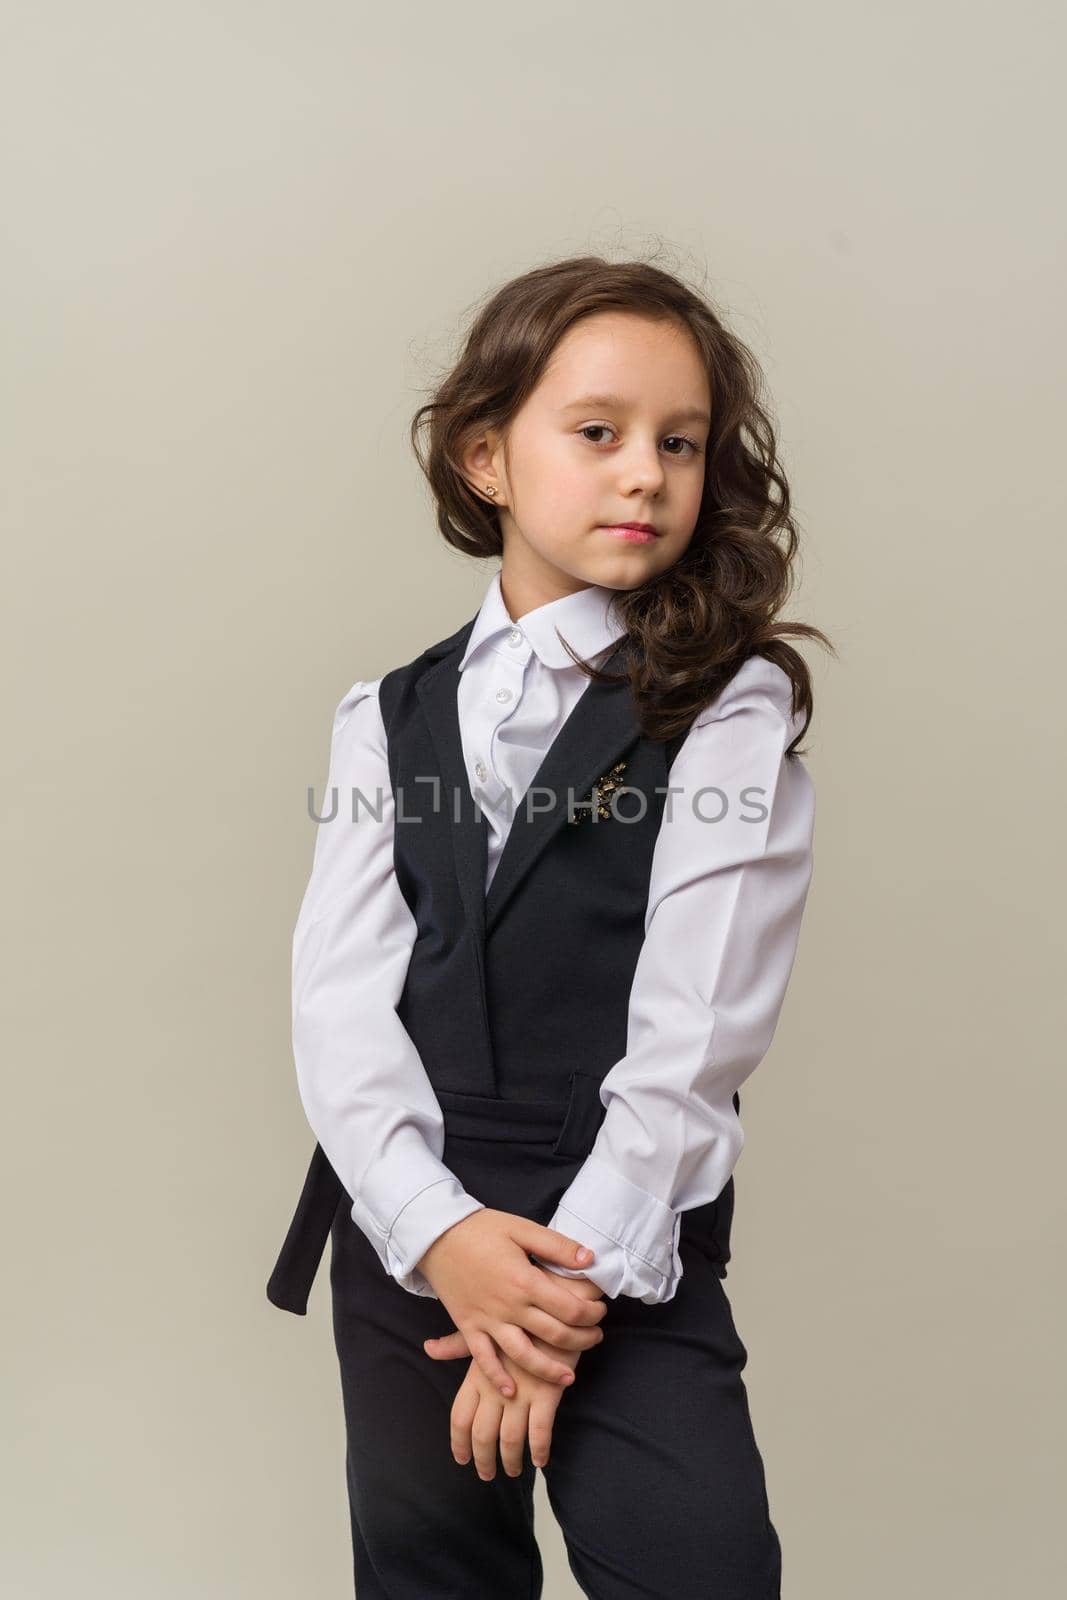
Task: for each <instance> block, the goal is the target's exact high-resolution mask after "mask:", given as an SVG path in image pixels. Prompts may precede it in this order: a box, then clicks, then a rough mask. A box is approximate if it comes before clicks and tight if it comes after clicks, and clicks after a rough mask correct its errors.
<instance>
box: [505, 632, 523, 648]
mask: <svg viewBox="0 0 1067 1600" xmlns="http://www.w3.org/2000/svg"><path fill="white" fill-rule="evenodd" d="M521 643H522V629H521V628H512V630H511V632H510V633H509V634H508V644H511V645H516V644H521Z"/></svg>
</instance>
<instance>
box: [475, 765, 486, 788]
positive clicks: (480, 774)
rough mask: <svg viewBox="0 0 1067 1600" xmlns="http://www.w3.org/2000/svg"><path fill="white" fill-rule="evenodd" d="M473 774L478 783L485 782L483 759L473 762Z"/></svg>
mask: <svg viewBox="0 0 1067 1600" xmlns="http://www.w3.org/2000/svg"><path fill="white" fill-rule="evenodd" d="M474 776H475V777H476V778H477V779H478V782H479V783H484V782H485V776H486V773H485V762H484V761H476V762H475V763H474Z"/></svg>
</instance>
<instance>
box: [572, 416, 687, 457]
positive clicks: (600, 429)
mask: <svg viewBox="0 0 1067 1600" xmlns="http://www.w3.org/2000/svg"><path fill="white" fill-rule="evenodd" d="M578 431H579V433H581V434H590V433H613V432H614V431H615V430H614V429H613V428H612V427H610V425H609V424H608V423H606V422H590V423H587V424H586V426H585V427H584V428H579V430H578ZM667 438H668V439H680V440H681V442H682V443H683V444H687V445H688V446H689V449H690V451H691V453H692V454H693V455H699V454H700V446H699V444H697V442H696V440H695V439H690V437H689V435H688V434H687V433H669V434H668V435H667ZM589 442H590V444H598V443H599V442H600V441H599V440H597V439H590V441H589ZM668 454H669V455H672V456H674V455H681V454H682V452H681V451H680V450H671V451H669V452H668Z"/></svg>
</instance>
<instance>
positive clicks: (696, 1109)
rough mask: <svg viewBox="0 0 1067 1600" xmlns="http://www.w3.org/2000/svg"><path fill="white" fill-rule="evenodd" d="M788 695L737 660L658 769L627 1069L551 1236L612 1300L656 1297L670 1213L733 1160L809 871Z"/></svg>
mask: <svg viewBox="0 0 1067 1600" xmlns="http://www.w3.org/2000/svg"><path fill="white" fill-rule="evenodd" d="M789 694H790V685H789V680H788V678H787V677H786V674H785V673H784V672H783V671H782V670H781V668H779V667H777V666H776V665H774V664H773V663H771V662H768V661H767V660H766V659H764V658H762V657H751V658H750V659H749V660H748V661H746V662H745V664H744V665H743V667H742V668H741V669H740V671H739V672H738V673H737V674H736V675H735V677H734V678H733V680H732V681H731V682H730V683H729V684H728V685H727V687H726V689H725V690H724V691H723V693H722V694H721V695H720V696H719V698H718V700H717V701H715V703H714V704H713V705H712V706H710V707H709V708H707V709H706V710H705V711H704V712H702V713H701V715H700V716H699V717H698V718H697V720H696V721H695V723H694V724H693V727H692V728H691V729H690V732H689V736H688V738H687V739H686V741H685V743H684V744H683V745H682V748H681V750H680V751H679V752H678V756H677V758H676V760H675V762H674V765H673V767H672V769H671V773H670V778H669V783H670V786H671V788H672V789H678V788H680V789H681V790H682V792H681V793H674V794H669V795H668V797H667V804H666V806H665V809H664V817H663V822H662V824H661V827H660V833H659V836H658V838H657V841H656V849H655V852H654V855H653V863H652V873H651V878H650V884H649V901H648V909H647V912H646V918H645V939H644V943H643V945H642V947H641V954H640V957H639V959H638V963H637V968H636V971H635V974H634V981H633V985H632V988H631V992H630V1008H629V1013H628V1029H627V1049H626V1054H625V1055H624V1056H623V1057H622V1059H621V1060H620V1061H618V1062H616V1063H615V1065H614V1066H613V1067H612V1068H611V1070H610V1071H609V1072H608V1073H607V1075H606V1077H605V1079H604V1082H603V1083H602V1085H601V1089H600V1097H601V1100H602V1102H603V1103H604V1106H605V1108H606V1109H605V1115H604V1120H603V1122H602V1124H601V1127H600V1130H599V1132H598V1134H597V1138H596V1142H595V1144H594V1145H593V1148H592V1150H591V1151H590V1153H589V1155H588V1157H587V1158H586V1160H585V1162H584V1163H583V1164H582V1166H581V1167H580V1168H579V1170H578V1172H577V1173H576V1174H575V1177H574V1179H573V1181H572V1182H571V1184H570V1185H569V1187H568V1188H567V1190H566V1191H565V1192H564V1194H563V1195H562V1197H561V1199H560V1202H559V1206H558V1207H557V1210H556V1213H555V1215H554V1216H553V1218H552V1221H551V1223H550V1226H551V1227H553V1228H557V1229H559V1230H561V1231H563V1232H565V1233H567V1234H569V1235H570V1236H571V1237H572V1238H575V1239H579V1240H581V1242H582V1243H583V1244H586V1245H588V1246H589V1247H590V1248H591V1249H593V1250H595V1251H596V1260H595V1264H594V1265H593V1266H592V1267H590V1268H588V1269H586V1271H585V1272H584V1273H583V1274H582V1276H584V1277H586V1278H588V1279H591V1280H592V1281H593V1282H594V1283H596V1284H597V1285H598V1286H599V1287H600V1288H602V1289H603V1290H604V1292H605V1294H607V1295H608V1296H609V1297H612V1298H614V1297H615V1296H616V1295H619V1294H626V1295H633V1296H636V1297H637V1298H638V1299H640V1300H642V1301H645V1302H646V1303H647V1304H650V1305H654V1304H658V1303H659V1302H660V1301H663V1300H669V1299H671V1298H672V1296H673V1295H674V1293H675V1291H676V1289H677V1286H678V1281H679V1279H680V1277H681V1271H682V1268H681V1262H680V1260H679V1255H678V1232H679V1227H680V1222H681V1216H680V1213H681V1212H683V1211H686V1210H688V1209H690V1208H691V1207H694V1206H699V1205H703V1204H705V1203H707V1202H709V1201H712V1200H715V1199H716V1198H717V1197H718V1196H719V1194H720V1193H721V1192H722V1190H723V1189H724V1187H725V1186H726V1183H727V1181H728V1179H729V1177H730V1174H731V1172H732V1171H733V1168H734V1165H735V1164H736V1162H737V1159H738V1157H739V1155H740V1154H741V1148H742V1145H743V1144H744V1134H743V1132H742V1129H741V1124H740V1122H739V1120H738V1117H737V1114H736V1112H735V1111H734V1107H733V1104H732V1099H733V1095H734V1093H735V1091H736V1090H738V1089H739V1088H740V1086H741V1084H742V1083H744V1081H745V1079H746V1078H747V1077H749V1075H750V1074H751V1073H752V1072H753V1071H754V1070H755V1068H756V1067H757V1066H758V1065H759V1063H760V1061H761V1060H762V1058H763V1056H764V1055H765V1053H766V1051H767V1049H768V1047H769V1045H770V1043H771V1039H772V1038H773V1035H774V1031H775V1028H776V1026H777V1022H778V1016H779V1012H780V1010H781V1007H782V1002H783V1000H784V998H785V992H786V986H787V984H788V982H789V976H790V973H791V971H792V967H793V961H794V957H795V955H796V949H797V943H798V939H799V934H800V922H801V916H802V913H803V909H804V903H805V899H806V897H807V891H808V885H809V882H810V878H811V872H812V863H813V857H812V836H813V831H814V815H815V798H814V788H813V785H812V782H811V779H810V777H809V775H808V773H807V770H806V769H805V768H804V767H803V765H802V764H801V761H800V760H799V759H798V758H796V757H789V758H788V759H787V758H786V757H785V754H784V752H785V749H786V746H787V745H788V744H789V742H790V741H791V740H792V739H793V738H794V737H795V736H796V734H797V733H798V732H799V729H800V724H799V722H797V721H796V720H795V719H793V717H792V715H791V708H790V699H789ZM701 790H704V791H705V792H704V793H702V794H701V793H699V791H701ZM723 797H725V800H724V798H723ZM726 802H728V810H727V812H726V815H725V816H724V817H723V818H722V820H721V821H715V822H713V821H711V820H702V819H704V818H707V819H711V818H714V817H718V816H719V814H720V812H721V811H722V810H723V808H724V805H725V803H726ZM754 818H755V819H756V820H752V819H754ZM554 1270H555V1271H556V1272H561V1273H564V1274H565V1275H567V1276H575V1275H576V1274H575V1273H574V1271H573V1269H567V1268H561V1267H556V1268H554Z"/></svg>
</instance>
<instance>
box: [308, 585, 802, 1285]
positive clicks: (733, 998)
mask: <svg viewBox="0 0 1067 1600" xmlns="http://www.w3.org/2000/svg"><path fill="white" fill-rule="evenodd" d="M614 593H615V591H614V590H611V589H606V588H602V587H600V586H598V585H593V586H591V587H589V588H586V589H582V590H579V591H578V592H577V593H575V594H571V595H566V596H564V597H563V598H562V599H559V600H553V601H551V602H549V603H548V604H546V605H542V606H538V607H537V608H536V609H535V610H533V611H529V612H527V613H526V614H525V615H524V616H523V617H520V618H519V620H518V622H513V621H512V619H511V618H510V617H509V615H508V613H507V610H506V608H505V606H504V602H503V597H502V595H501V590H500V575H499V572H497V573H496V574H495V575H494V577H493V579H492V581H491V582H490V584H489V587H488V589H487V592H486V595H485V598H484V600H483V602H482V605H481V608H480V610H479V613H478V617H477V619H476V621H475V623H474V626H473V628H472V630H471V634H470V637H469V639H468V642H467V646H466V649H465V651H464V654H463V657H462V659H461V662H460V668H461V671H460V680H459V689H458V707H457V709H458V713H459V719H460V729H461V737H462V744H463V754H464V758H465V762H466V768H467V776H468V780H469V782H470V786H471V793H472V795H473V797H474V798H475V800H476V801H477V803H478V804H479V806H480V807H481V809H482V811H483V813H484V815H485V817H486V820H487V823H488V836H489V837H488V847H489V864H488V871H487V877H486V889H487V890H488V888H489V884H490V883H491V881H492V877H493V873H494V872H495V869H496V864H497V861H498V860H499V856H500V851H501V849H502V847H503V844H504V841H505V839H506V837H507V833H508V829H509V826H510V822H511V819H512V817H513V816H514V815H515V813H516V811H517V810H518V806H519V803H520V801H521V799H522V796H523V795H524V794H525V791H526V789H527V788H528V787H529V784H530V781H531V779H532V777H533V776H534V774H535V773H536V771H537V768H538V767H539V765H540V763H541V760H542V758H543V756H544V754H545V752H546V751H547V749H548V747H549V746H550V744H551V743H552V742H553V740H554V739H555V737H556V735H557V734H558V732H559V730H560V728H561V727H562V726H563V723H564V721H565V720H566V718H567V717H568V715H569V714H570V711H571V710H572V709H573V707H574V705H575V703H576V701H577V699H578V697H579V696H580V695H581V694H582V693H583V691H584V690H585V689H586V688H587V687H588V685H589V679H587V678H586V677H585V676H584V675H583V674H582V673H581V672H580V671H579V670H578V668H577V667H575V666H574V665H573V663H572V662H571V660H570V658H569V656H568V655H567V653H566V652H565V650H564V649H563V647H562V645H561V644H560V642H559V640H558V639H557V637H556V628H557V627H558V628H559V630H560V632H561V633H562V634H563V635H564V637H566V638H567V639H568V641H569V642H570V643H571V645H572V646H573V647H574V649H575V650H576V651H577V652H578V653H579V654H580V655H583V656H584V657H586V658H587V659H591V660H592V661H593V662H594V664H595V665H600V664H601V655H602V653H604V654H606V653H607V651H608V650H609V649H610V648H611V646H612V645H613V644H614V643H615V642H616V641H617V640H618V639H619V637H620V636H621V634H622V632H623V631H624V630H623V629H622V628H621V626H620V624H619V622H618V620H617V618H616V617H615V615H614V612H613V608H612V605H611V601H612V599H613V596H614ZM380 683H381V679H375V680H373V681H362V680H361V681H359V682H356V683H355V684H353V685H352V687H351V689H349V691H348V693H347V694H346V695H345V697H344V699H343V700H342V701H341V703H340V705H339V706H338V707H337V710H336V712H335V714H334V721H333V733H332V739H331V748H330V766H329V775H328V778H327V791H328V792H327V798H326V802H325V804H324V806H323V808H322V812H323V816H324V818H331V817H333V820H332V821H327V820H323V821H322V822H320V823H319V825H318V827H317V831H316V839H315V849H314V858H313V863H312V869H311V876H310V880H309V882H308V885H307V890H306V892H305V895H304V898H303V901H302V903H301V906H300V911H299V915H298V918H297V923H296V929H295V933H294V937H293V1051H294V1057H295V1062H296V1071H297V1082H298V1086H299V1090H300V1096H301V1101H302V1103H303V1106H304V1111H305V1114H306V1116H307V1118H308V1121H309V1123H310V1125H311V1128H312V1130H313V1132H314V1133H315V1135H316V1137H317V1139H318V1141H319V1143H320V1144H321V1146H322V1148H323V1150H324V1152H325V1154H326V1156H327V1158H328V1160H329V1161H330V1164H331V1166H332V1167H333V1168H334V1170H335V1171H336V1173H337V1175H338V1177H339V1178H340V1180H341V1182H342V1184H343V1185H344V1187H345V1189H346V1190H347V1192H348V1194H349V1196H350V1197H351V1199H352V1216H353V1219H354V1220H355V1222H356V1223H357V1224H358V1226H359V1227H360V1228H361V1229H362V1230H363V1231H364V1233H365V1234H366V1235H367V1237H368V1239H369V1240H370V1242H371V1243H372V1244H373V1246H374V1248H375V1250H376V1251H377V1253H378V1255H379V1257H380V1259H381V1261H382V1265H383V1267H384V1268H385V1270H386V1271H387V1272H388V1273H389V1274H390V1275H391V1276H392V1277H393V1278H395V1280H396V1281H397V1283H399V1284H400V1285H401V1286H402V1287H403V1288H405V1289H407V1290H409V1291H410V1292H411V1293H413V1294H419V1295H427V1296H433V1290H432V1288H431V1287H430V1285H429V1283H428V1281H427V1280H426V1278H425V1277H424V1276H423V1274H422V1273H421V1272H419V1271H418V1268H417V1266H416V1263H417V1262H418V1261H420V1260H421V1258H422V1256H423V1255H424V1254H425V1252H426V1251H427V1250H428V1249H429V1247H430V1245H431V1244H432V1243H433V1241H434V1240H435V1239H436V1238H437V1237H438V1236H439V1235H440V1234H442V1233H443V1232H444V1231H445V1230H446V1229H447V1228H450V1227H452V1226H453V1225H454V1224H455V1223H457V1222H459V1221H461V1220H462V1219H463V1218H464V1217H466V1216H469V1215H470V1214H471V1213H472V1212H474V1211H477V1210H480V1209H481V1207H482V1202H481V1201H480V1200H478V1198H477V1197H476V1196H474V1195H471V1194H468V1193H467V1192H466V1191H465V1190H464V1188H463V1186H462V1184H460V1182H459V1180H458V1179H457V1178H456V1177H455V1176H454V1175H453V1174H452V1173H451V1172H450V1171H449V1169H448V1168H447V1167H446V1166H445V1165H444V1163H443V1162H442V1160H441V1156H442V1152H443V1149H444V1119H443V1114H442V1111H441V1108H440V1105H439V1104H438V1101H437V1098H436V1096H435V1094H434V1092H433V1087H432V1085H431V1083H430V1081H429V1078H428V1076H427V1074H426V1070H425V1068H424V1067H423V1065H422V1062H421V1059H420V1058H419V1055H418V1052H417V1051H416V1049H415V1046H414V1044H413V1043H412V1040H411V1037H410V1035H409V1034H408V1032H407V1030H406V1028H405V1027H404V1026H403V1024H402V1023H401V1021H400V1018H399V1016H398V1014H397V1010H396V1007H397V1004H398V1002H399V1000H400V997H401V994H402V992H403V988H404V982H405V978H406V975H407V968H408V961H409V958H410V954H411V950H412V946H413V943H414V939H415V934H416V925H415V920H414V918H413V916H412V914H411V911H410V908H409V907H408V904H407V902H406V901H405V899H404V897H403V895H402V893H401V891H400V887H399V885H398V883H397V881H396V876H395V873H394V870H393V828H394V811H393V796H392V789H391V785H390V779H389V767H388V755H387V743H386V734H385V728H384V726H383V722H382V716H381V709H380V706H379V703H378V687H379V685H380ZM799 731H800V721H799V719H796V718H794V717H793V715H792V712H791V706H790V683H789V679H788V677H787V676H786V674H785V673H784V672H783V671H782V669H781V668H780V667H778V666H776V665H775V664H774V663H772V662H769V661H767V660H766V659H765V658H763V657H761V656H753V657H750V658H749V660H747V661H746V662H745V663H744V665H743V666H742V667H741V669H740V670H739V671H738V672H737V673H736V674H735V676H734V678H733V679H732V681H731V682H730V683H729V684H728V685H727V687H726V688H725V690H724V691H723V692H722V694H721V695H720V696H719V697H718V699H717V700H716V701H714V702H713V703H712V704H711V705H709V706H707V707H705V708H704V710H703V711H702V712H701V713H700V715H699V716H698V717H697V718H696V720H695V722H694V723H693V725H692V727H691V728H690V730H689V732H688V734H687V736H686V739H685V741H684V742H683V744H682V746H681V749H680V750H679V751H678V754H677V756H676V758H675V760H674V763H673V765H672V767H671V770H670V774H669V779H668V782H669V785H670V788H671V790H672V791H675V792H673V793H671V794H668V795H667V797H666V802H665V808H664V813H663V820H662V822H661V825H660V830H659V834H658V836H657V839H656V845H655V849H654V851H653V858H652V867H651V874H650V879H649V896H648V907H647V911H646V914H645V936H644V941H643V943H642V946H641V951H640V954H639V957H638V962H637V967H636V970H635V973H634V978H633V983H632V986H631V990H630V996H629V1005H628V1013H627V1044H626V1053H625V1055H623V1056H622V1057H621V1059H620V1060H619V1061H617V1062H615V1063H614V1065H613V1066H612V1067H611V1068H610V1070H609V1071H608V1073H607V1075H606V1076H605V1078H604V1080H603V1083H602V1084H601V1089H600V1097H601V1101H602V1103H603V1104H604V1106H605V1114H604V1120H603V1123H602V1124H601V1127H600V1129H599V1132H598V1134H597V1137H596V1141H595V1143H594V1145H593V1147H592V1150H591V1151H590V1153H589V1155H588V1156H587V1157H586V1159H585V1161H584V1162H583V1163H582V1165H581V1167H580V1168H579V1169H578V1172H577V1173H576V1175H575V1177H574V1179H573V1181H572V1183H571V1184H570V1185H569V1187H568V1188H567V1190H566V1192H565V1193H564V1194H563V1196H562V1198H561V1200H560V1203H559V1206H558V1207H557V1210H556V1212H555V1214H554V1215H553V1216H552V1218H550V1220H549V1226H551V1227H553V1228H556V1229H558V1230H559V1231H560V1232H561V1233H565V1234H567V1235H568V1236H569V1237H571V1238H573V1239H576V1240H577V1241H578V1242H579V1243H582V1244H585V1245H588V1246H589V1248H590V1249H591V1250H594V1251H595V1252H596V1256H595V1260H594V1262H593V1264H592V1266H590V1267H589V1268H588V1269H577V1268H575V1269H567V1268H563V1267H558V1266H555V1265H554V1264H552V1266H553V1271H556V1272H562V1273H564V1274H567V1275H570V1276H574V1277H582V1276H584V1277H588V1278H590V1279H591V1280H592V1281H593V1282H594V1283H596V1284H597V1286H598V1287H599V1288H600V1289H602V1290H603V1291H604V1293H605V1294H606V1295H608V1296H611V1297H614V1296H616V1295H619V1294H626V1295H632V1296H636V1297H637V1298H638V1299H640V1300H643V1301H645V1302H646V1303H648V1304H657V1303H659V1302H660V1301H664V1300H669V1299H670V1298H671V1297H672V1296H673V1295H674V1293H675V1292H676V1290H677V1287H678V1282H679V1280H680V1278H681V1275H682V1266H681V1262H680V1259H679V1254H678V1232H679V1227H680V1222H681V1214H682V1212H684V1211H687V1210H689V1209H690V1208H692V1207H694V1206H699V1205H703V1204H705V1203H707V1202H710V1201H712V1200H714V1199H716V1198H717V1197H718V1195H719V1194H720V1193H721V1192H722V1190H723V1188H724V1187H725V1185H726V1183H727V1181H728V1179H729V1177H730V1175H731V1173H732V1171H733V1168H734V1166H735V1164H736V1162H737V1159H738V1157H739V1156H740V1154H741V1149H742V1146H743V1144H744V1133H743V1131H742V1128H741V1124H740V1120H739V1118H738V1116H737V1114H736V1112H735V1111H734V1108H733V1104H732V1098H733V1095H734V1092H735V1091H736V1090H737V1089H739V1088H740V1086H741V1085H742V1084H743V1083H744V1081H745V1079H746V1078H747V1077H748V1076H749V1075H750V1074H751V1073H752V1072H753V1071H754V1070H755V1068H756V1067H757V1066H758V1065H759V1062H760V1061H761V1060H762V1058H763V1056H764V1055H765V1053H766V1051H767V1049H768V1046H769V1045H770V1043H771V1039H772V1037H773V1035H774V1031H775V1028H776V1026H777V1022H778V1016H779V1013H780V1010H781V1006H782V1002H783V1000H784V998H785V992H786V987H787V985H788V982H789V977H790V973H791V971H792V967H793V961H794V958H795V955H796V949H797V942H798V938H799V933H800V923H801V917H802V914H803V909H804V903H805V900H806V897H807V892H808V885H809V882H810V879H811V873H812V866H813V854H812V841H813V835H814V820H815V793H814V785H813V784H812V781H811V778H810V775H809V774H808V771H807V769H806V767H805V766H804V765H803V758H798V757H795V756H794V757H790V758H789V759H788V760H786V759H785V757H784V751H785V749H786V747H787V746H788V745H789V743H790V742H791V740H792V739H794V738H795V737H796V735H797V734H798V733H799ZM354 789H356V790H359V791H360V793H361V795H362V796H363V797H364V801H363V802H360V803H359V804H357V805H356V807H355V814H356V816H357V818H358V821H357V822H356V823H353V820H352V818H353V799H352V795H353V790H354ZM331 791H336V800H335V799H334V795H333V793H332V792H331ZM678 791H680V792H678ZM509 793H510V796H511V800H510V803H509V801H508V795H509ZM379 804H380V808H381V817H380V821H379V820H378V815H377V812H378V807H379ZM368 807H372V808H373V811H372V810H370V809H368ZM334 811H336V816H335V817H334V816H333V813H334ZM546 1264H548V1263H546Z"/></svg>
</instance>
